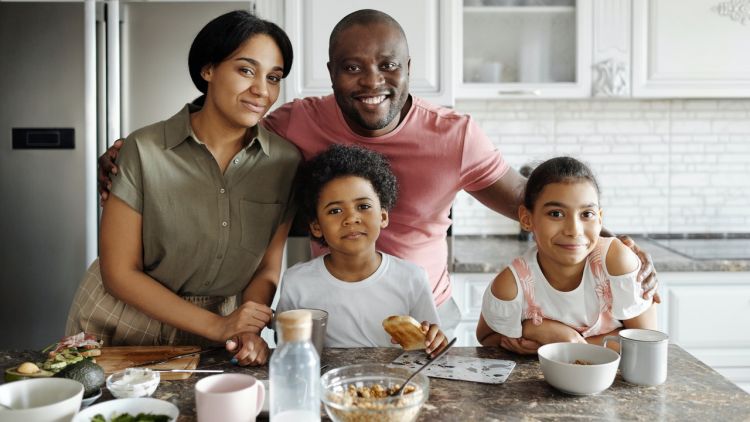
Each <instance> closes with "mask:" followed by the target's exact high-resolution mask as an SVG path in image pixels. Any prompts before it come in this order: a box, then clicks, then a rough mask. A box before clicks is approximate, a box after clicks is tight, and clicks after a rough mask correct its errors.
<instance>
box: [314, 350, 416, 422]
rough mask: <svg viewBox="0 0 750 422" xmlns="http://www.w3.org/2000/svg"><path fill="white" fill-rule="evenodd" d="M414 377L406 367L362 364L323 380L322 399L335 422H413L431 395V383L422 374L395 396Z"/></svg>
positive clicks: (331, 374)
mask: <svg viewBox="0 0 750 422" xmlns="http://www.w3.org/2000/svg"><path fill="white" fill-rule="evenodd" d="M409 375H411V371H409V370H408V369H406V368H397V367H390V366H387V365H383V364H359V365H349V366H344V367H341V368H336V369H332V370H330V371H328V372H326V373H325V374H324V375H323V376H322V377H320V383H321V400H322V401H323V405H324V406H325V409H326V413H328V416H329V417H330V418H331V419H332V420H333V421H334V422H369V421H384V422H410V421H414V420H416V419H417V415H419V411H420V410H421V409H422V405H423V404H424V402H425V401H427V398H428V397H429V395H430V381H429V378H427V377H426V376H425V375H423V374H418V375H417V376H415V377H414V378H412V380H411V381H409V384H408V385H407V386H406V388H405V389H404V393H403V394H402V395H401V396H393V395H392V394H393V393H394V392H395V391H396V390H398V389H399V388H400V387H401V384H403V382H404V381H405V380H406V379H407V378H408V377H409Z"/></svg>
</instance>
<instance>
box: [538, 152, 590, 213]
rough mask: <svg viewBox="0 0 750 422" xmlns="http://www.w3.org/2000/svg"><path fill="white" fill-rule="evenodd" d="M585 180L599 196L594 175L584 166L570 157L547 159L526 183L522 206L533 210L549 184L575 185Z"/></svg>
mask: <svg viewBox="0 0 750 422" xmlns="http://www.w3.org/2000/svg"><path fill="white" fill-rule="evenodd" d="M582 180H586V181H588V182H589V183H591V185H592V186H593V187H594V190H595V191H596V194H597V196H598V195H599V193H600V192H599V184H598V183H596V178H595V177H594V173H592V172H591V169H589V168H588V167H587V166H586V164H583V163H582V162H580V161H578V160H576V159H575V158H571V157H555V158H552V159H549V160H547V161H545V162H543V163H542V164H540V165H539V166H537V168H535V169H534V171H532V172H531V175H530V176H529V180H528V181H527V182H526V191H525V192H524V196H523V205H524V206H525V207H526V209H528V210H533V209H534V205H535V204H536V200H537V198H539V194H541V193H542V190H543V189H544V187H545V186H547V185H549V184H551V183H576V182H580V181H582Z"/></svg>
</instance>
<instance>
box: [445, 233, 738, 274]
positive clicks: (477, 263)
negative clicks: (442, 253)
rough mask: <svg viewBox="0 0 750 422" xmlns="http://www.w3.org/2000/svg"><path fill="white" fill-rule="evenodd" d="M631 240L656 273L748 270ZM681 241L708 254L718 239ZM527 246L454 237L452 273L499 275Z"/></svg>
mask: <svg viewBox="0 0 750 422" xmlns="http://www.w3.org/2000/svg"><path fill="white" fill-rule="evenodd" d="M633 239H634V240H635V242H636V244H638V246H640V247H641V248H642V249H644V250H645V251H646V252H648V253H649V254H651V257H652V259H653V260H654V267H656V270H657V271H662V272H682V271H750V259H694V258H691V257H689V256H687V255H685V254H680V253H678V252H676V251H675V250H671V249H668V248H667V247H665V246H663V245H669V242H667V241H661V240H654V239H650V238H646V237H633ZM681 242H682V243H683V244H684V243H687V242H689V244H690V245H691V248H690V250H691V251H700V250H705V251H710V250H715V249H716V242H721V240H717V239H689V240H682V241H681ZM531 244H532V243H531V242H524V241H518V240H516V238H515V236H456V237H455V238H454V239H453V257H454V258H453V272H456V273H499V272H500V271H501V270H502V269H504V268H505V267H507V266H508V264H509V263H510V261H511V260H512V259H513V258H515V257H517V256H519V255H521V254H523V253H524V252H525V251H526V250H527V249H528V248H529V246H531ZM680 246H682V245H680Z"/></svg>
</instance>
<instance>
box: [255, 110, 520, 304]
mask: <svg viewBox="0 0 750 422" xmlns="http://www.w3.org/2000/svg"><path fill="white" fill-rule="evenodd" d="M264 125H265V127H266V128H268V129H269V130H271V131H273V132H275V133H277V134H279V135H280V136H282V137H284V138H286V139H288V140H289V141H291V142H292V143H294V144H295V145H297V147H298V148H299V149H300V151H301V152H302V154H303V156H304V158H305V160H308V159H310V158H311V157H312V156H314V155H316V154H318V153H320V152H322V151H323V150H325V149H326V148H328V147H329V146H330V145H332V144H337V143H338V144H344V145H351V144H357V145H361V146H363V147H366V148H369V149H371V150H374V151H377V152H380V153H381V154H383V155H384V156H386V157H387V158H388V160H390V163H391V167H392V168H393V172H394V173H395V174H396V177H397V178H398V183H399V195H398V200H397V201H396V206H395V207H394V209H392V210H391V211H390V213H389V216H390V224H389V226H388V227H387V228H386V229H385V230H383V231H382V232H381V233H380V238H378V241H377V248H378V249H379V250H381V251H383V252H385V253H388V254H391V255H394V256H397V257H399V258H402V259H405V260H408V261H411V262H414V263H416V264H418V265H421V266H422V267H423V268H424V269H425V270H426V271H427V274H428V275H429V278H430V285H431V287H432V294H433V297H434V298H435V303H436V304H437V305H440V304H442V303H443V302H444V301H445V300H446V299H448V298H450V296H451V285H450V279H449V278H448V271H447V258H448V248H447V244H446V242H445V236H446V232H447V230H448V227H449V226H450V224H451V220H450V218H448V214H449V211H450V207H451V205H452V203H453V200H454V199H455V197H456V193H457V192H459V191H460V190H466V191H476V190H481V189H484V188H486V187H488V186H490V185H491V184H493V183H494V182H496V181H497V180H498V179H500V177H502V176H503V175H504V174H505V172H506V171H507V170H508V164H507V163H506V161H505V160H504V159H503V157H502V155H501V154H500V152H499V151H497V150H496V149H495V147H494V146H493V145H492V143H491V142H490V140H489V139H487V137H486V136H485V135H484V133H483V132H482V131H481V130H480V129H479V127H478V126H477V124H476V123H475V122H474V121H473V120H472V119H471V118H470V117H469V116H466V115H462V114H459V113H456V112H455V111H453V110H450V109H447V108H444V107H439V106H436V105H433V104H430V103H428V102H425V101H424V100H421V99H419V98H417V97H414V96H412V106H411V109H410V110H409V113H408V114H407V115H406V117H405V118H404V120H403V121H402V122H401V123H400V124H399V125H398V127H397V128H396V129H395V130H393V131H392V132H390V133H388V134H386V135H383V136H378V137H374V138H368V137H364V136H360V135H357V134H356V133H354V132H353V131H352V130H351V129H350V128H349V126H348V125H347V124H346V121H345V120H344V116H343V115H342V114H341V110H340V109H339V107H338V105H337V104H336V100H335V98H334V96H333V95H329V96H326V97H308V98H304V99H298V100H294V101H293V102H291V103H287V104H284V105H283V106H281V107H280V108H278V109H276V110H275V111H274V112H273V113H270V114H269V115H267V116H266V118H265V119H264ZM315 252H316V255H318V254H320V252H321V251H315Z"/></svg>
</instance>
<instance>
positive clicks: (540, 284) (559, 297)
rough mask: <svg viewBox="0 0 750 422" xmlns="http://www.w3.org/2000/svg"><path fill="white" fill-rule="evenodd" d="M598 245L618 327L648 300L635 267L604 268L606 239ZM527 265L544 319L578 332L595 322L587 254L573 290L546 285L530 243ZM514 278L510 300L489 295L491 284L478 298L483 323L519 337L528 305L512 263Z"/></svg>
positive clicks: (644, 307)
mask: <svg viewBox="0 0 750 422" xmlns="http://www.w3.org/2000/svg"><path fill="white" fill-rule="evenodd" d="M602 243H603V245H599V247H601V246H604V247H602V248H601V257H602V267H603V270H604V275H605V276H606V278H608V279H609V285H610V289H611V292H612V311H611V312H612V317H613V318H614V319H615V320H616V321H615V325H616V326H617V327H616V328H619V327H622V323H621V322H619V320H623V319H630V318H634V317H636V316H638V315H640V314H641V313H643V312H645V311H646V310H648V308H649V307H650V306H651V300H650V299H649V300H646V299H643V297H642V296H641V294H642V290H641V285H640V283H638V282H637V280H636V276H637V275H638V270H639V269H640V265H639V268H638V269H636V270H635V271H633V272H631V273H628V274H624V275H619V276H613V275H611V274H610V273H609V271H607V264H606V258H605V257H606V256H607V251H608V250H609V245H610V243H609V242H602ZM522 258H523V259H524V260H525V261H526V263H527V264H528V268H529V270H530V272H531V276H532V277H533V279H534V301H535V302H536V303H537V305H538V306H539V307H540V308H541V310H542V312H543V314H544V316H545V318H549V319H554V320H557V321H560V322H562V323H563V324H565V325H568V326H570V327H573V328H575V329H577V330H578V331H579V332H580V331H581V330H582V329H583V328H584V327H590V326H592V325H594V324H595V323H596V321H597V320H598V319H599V316H600V312H601V309H600V301H599V297H598V296H597V294H596V276H595V275H594V273H593V272H592V268H591V255H589V257H588V258H587V259H586V266H585V268H584V270H583V280H582V281H581V283H580V284H579V285H578V287H576V288H575V289H574V290H572V291H569V292H561V291H559V290H557V289H555V288H554V287H552V285H550V284H549V282H548V281H547V279H546V278H545V277H544V274H543V273H542V269H541V267H539V261H538V260H537V247H536V245H534V246H532V247H531V248H530V249H529V250H528V251H527V252H526V253H524V254H523V257H522ZM509 268H510V269H511V271H512V272H513V276H514V278H515V279H516V286H517V288H518V294H517V295H516V297H515V298H514V299H513V300H501V299H498V298H496V297H495V296H494V295H493V294H492V284H490V285H489V286H488V287H487V290H486V291H485V292H484V297H483V299H482V316H484V319H485V322H487V326H489V327H490V328H491V329H492V330H493V331H495V332H497V333H500V334H502V335H505V336H508V337H511V338H518V337H521V335H522V332H523V328H522V325H521V323H522V322H523V315H524V314H525V312H526V309H527V308H528V303H527V302H526V299H525V298H524V294H523V288H522V287H521V283H520V282H519V274H517V272H516V270H515V269H514V268H513V266H510V267H509Z"/></svg>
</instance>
